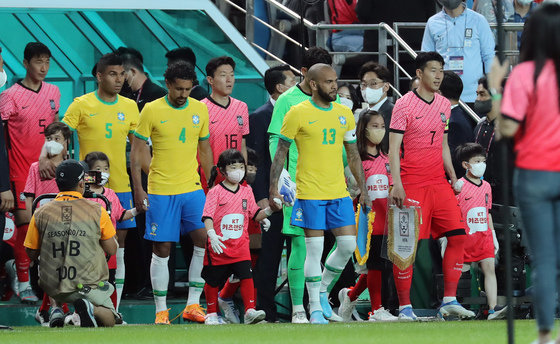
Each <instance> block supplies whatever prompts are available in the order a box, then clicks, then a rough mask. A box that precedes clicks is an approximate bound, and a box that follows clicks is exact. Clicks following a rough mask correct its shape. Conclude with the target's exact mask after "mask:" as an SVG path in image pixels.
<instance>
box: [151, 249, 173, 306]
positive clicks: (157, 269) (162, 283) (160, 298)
mask: <svg viewBox="0 0 560 344" xmlns="http://www.w3.org/2000/svg"><path fill="white" fill-rule="evenodd" d="M168 261H169V257H165V258H161V257H158V256H157V255H156V254H155V253H152V262H151V264H150V278H151V280H152V289H153V290H154V301H155V302H156V313H157V312H161V311H166V310H167V285H168V284H169V270H168V267H167V262H168Z"/></svg>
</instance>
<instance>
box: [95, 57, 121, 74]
mask: <svg viewBox="0 0 560 344" xmlns="http://www.w3.org/2000/svg"><path fill="white" fill-rule="evenodd" d="M122 65H123V59H122V57H121V56H120V55H117V54H115V53H108V54H105V55H103V56H101V58H100V59H99V61H97V65H96V67H97V73H103V72H104V71H105V69H107V67H109V66H122Z"/></svg>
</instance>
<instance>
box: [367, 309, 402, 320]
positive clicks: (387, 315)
mask: <svg viewBox="0 0 560 344" xmlns="http://www.w3.org/2000/svg"><path fill="white" fill-rule="evenodd" d="M397 320H399V318H398V317H396V316H394V315H393V314H391V312H389V311H388V310H386V309H385V308H383V307H381V308H379V309H377V310H375V311H373V313H369V319H368V321H397Z"/></svg>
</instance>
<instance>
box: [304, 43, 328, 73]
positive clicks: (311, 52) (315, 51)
mask: <svg viewBox="0 0 560 344" xmlns="http://www.w3.org/2000/svg"><path fill="white" fill-rule="evenodd" d="M317 63H324V64H328V65H331V64H332V57H331V55H330V54H329V52H328V51H326V50H325V49H323V48H319V47H311V48H309V49H307V50H306V51H305V53H304V54H303V64H302V66H301V67H302V68H307V69H309V68H311V66H313V65H315V64H317Z"/></svg>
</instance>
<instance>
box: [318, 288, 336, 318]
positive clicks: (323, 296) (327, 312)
mask: <svg viewBox="0 0 560 344" xmlns="http://www.w3.org/2000/svg"><path fill="white" fill-rule="evenodd" d="M319 301H320V302H321V308H322V309H323V315H324V316H325V318H327V319H328V318H330V317H331V316H332V314H333V311H332V307H331V304H330V303H329V293H327V292H322V293H319Z"/></svg>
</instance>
